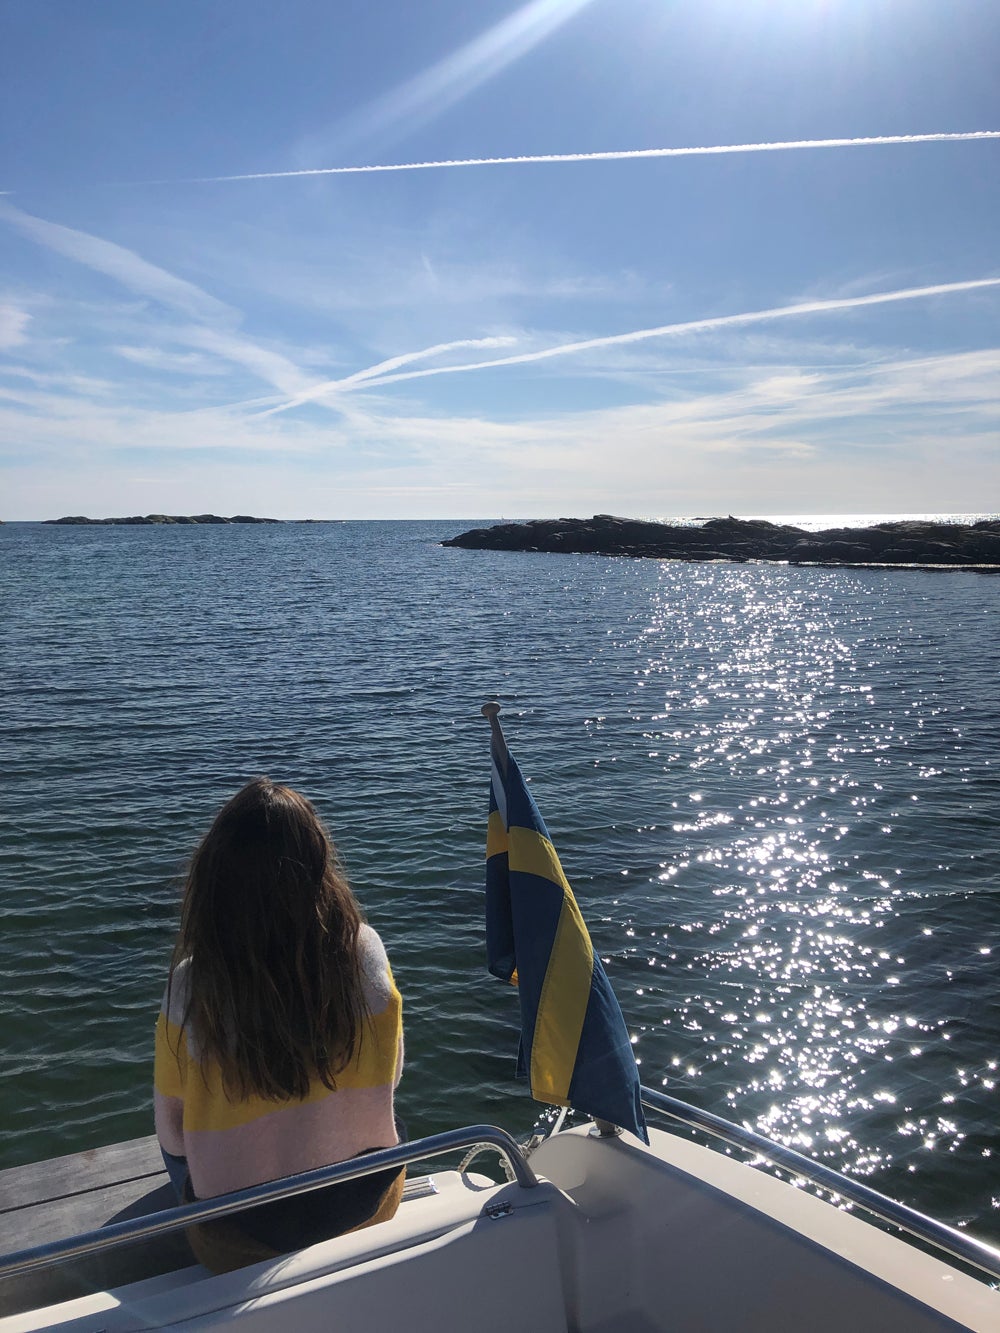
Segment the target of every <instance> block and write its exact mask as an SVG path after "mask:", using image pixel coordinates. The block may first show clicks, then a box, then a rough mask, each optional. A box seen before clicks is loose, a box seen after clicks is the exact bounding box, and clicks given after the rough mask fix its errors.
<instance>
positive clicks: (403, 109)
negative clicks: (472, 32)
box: [304, 0, 591, 152]
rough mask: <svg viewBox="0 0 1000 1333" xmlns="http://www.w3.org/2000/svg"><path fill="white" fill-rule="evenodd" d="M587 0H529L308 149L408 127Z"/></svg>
mask: <svg viewBox="0 0 1000 1333" xmlns="http://www.w3.org/2000/svg"><path fill="white" fill-rule="evenodd" d="M590 3H591V0H530V3H529V4H526V5H522V6H521V8H520V9H517V10H515V11H514V13H513V14H509V15H508V16H507V17H506V18H505V19H501V21H500V22H499V23H496V24H494V26H493V27H492V28H489V29H487V31H486V32H484V33H481V34H480V35H479V36H478V37H476V38H474V39H473V40H472V41H470V42H466V43H465V44H464V45H463V46H460V47H458V48H457V49H456V50H455V51H452V52H451V53H450V54H449V55H447V56H445V57H444V58H443V59H442V60H438V61H436V62H435V63H434V64H433V65H431V66H429V67H428V68H427V69H425V70H423V71H422V72H421V73H420V74H417V75H416V76H415V77H414V78H411V79H408V80H406V82H404V83H402V84H400V85H399V86H398V87H396V88H394V89H393V90H392V91H391V92H388V93H384V94H383V95H382V96H381V97H378V98H376V99H375V100H374V101H371V102H369V103H367V104H366V105H364V106H362V107H360V108H359V109H358V110H357V111H355V112H354V113H353V114H352V115H351V116H350V117H348V118H347V119H346V120H344V121H342V122H341V123H340V124H339V125H337V126H335V127H334V128H333V129H332V130H330V131H329V132H328V133H327V134H326V135H325V136H323V140H322V144H321V145H320V143H318V142H317V139H316V136H313V137H312V139H311V140H310V141H309V142H308V143H307V144H306V145H304V147H305V148H306V149H307V150H311V151H313V152H315V151H324V150H325V151H330V150H331V148H332V149H334V150H335V151H337V150H339V151H343V150H344V149H345V148H347V147H348V146H351V145H354V144H358V143H361V142H364V141H366V140H371V139H372V138H375V137H378V136H383V137H384V136H387V135H390V134H398V132H399V131H400V130H405V131H406V132H409V131H410V130H412V129H413V128H414V127H415V126H418V125H426V124H427V123H428V122H429V121H430V120H432V119H434V118H435V117H436V116H439V115H440V114H441V113H442V112H444V111H446V110H447V109H448V108H449V107H452V106H454V105H455V104H456V102H459V101H461V100H462V99H463V98H465V97H468V95H469V94H470V93H472V92H474V91H475V90H476V89H477V88H479V87H480V86H481V85H482V84H484V83H485V82H486V81H487V80H488V79H491V78H493V77H494V76H495V75H497V74H499V73H500V72H501V71H502V70H504V69H506V68H507V67H508V66H509V65H511V64H513V63H514V61H515V60H518V59H520V57H521V56H523V55H525V54H527V52H528V51H530V50H531V49H532V48H533V47H535V46H537V45H538V43H539V42H541V41H543V40H544V39H545V38H546V37H548V36H549V35H550V34H551V33H553V32H555V31H556V29H557V28H560V27H561V26H562V25H563V24H564V23H566V22H567V20H569V19H571V18H572V17H573V16H574V15H575V14H577V13H579V11H580V10H581V9H584V8H586V6H587V5H588V4H590Z"/></svg>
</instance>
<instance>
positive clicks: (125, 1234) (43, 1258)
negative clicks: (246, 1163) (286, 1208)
mask: <svg viewBox="0 0 1000 1333" xmlns="http://www.w3.org/2000/svg"><path fill="white" fill-rule="evenodd" d="M474 1144H475V1145H485V1144H488V1145H489V1146H490V1147H491V1148H495V1149H496V1150H497V1152H498V1153H499V1154H500V1156H501V1157H502V1158H503V1159H504V1160H505V1161H506V1162H507V1163H508V1164H509V1166H510V1168H511V1170H512V1171H513V1172H514V1179H515V1180H516V1181H517V1183H518V1184H519V1185H521V1186H523V1187H524V1188H525V1189H532V1188H533V1187H534V1186H535V1185H537V1184H538V1177H537V1176H536V1175H535V1173H534V1171H533V1170H532V1169H531V1167H530V1166H529V1165H528V1162H527V1160H526V1159H525V1156H524V1154H523V1153H522V1151H521V1149H520V1147H519V1146H518V1144H517V1142H516V1140H515V1139H513V1138H512V1137H511V1136H510V1135H509V1134H508V1133H507V1131H506V1130H504V1129H498V1128H497V1127H496V1126H495V1125H472V1126H470V1127H469V1128H468V1129H453V1130H448V1131H447V1132H446V1133H444V1134H431V1135H430V1136H429V1137H428V1138H426V1139H415V1140H413V1142H411V1143H400V1144H398V1145H397V1146H396V1147H395V1148H383V1149H381V1150H380V1151H379V1152H372V1153H365V1155H364V1156H363V1157H352V1158H351V1159H350V1161H347V1162H338V1163H337V1164H336V1165H334V1166H323V1167H319V1168H318V1169H317V1170H315V1171H303V1172H302V1173H301V1175H297V1176H288V1177H286V1178H285V1179H283V1180H269V1181H267V1182H266V1183H265V1184H263V1185H254V1186H253V1187H252V1188H250V1189H245V1190H238V1191H236V1192H235V1193H233V1194H221V1195H219V1196H218V1197H217V1198H214V1199H203V1200H200V1201H199V1202H198V1203H192V1204H187V1205H185V1206H184V1207H183V1208H168V1209H165V1210H164V1211H163V1212H160V1213H153V1214H151V1215H150V1216H148V1217H136V1218H132V1219H131V1220H129V1221H127V1222H112V1223H110V1224H109V1225H108V1226H105V1227H101V1228H100V1230H99V1231H88V1232H84V1233H83V1234H82V1235H79V1236H70V1237H68V1238H67V1239H66V1240H57V1241H50V1242H49V1243H48V1244H47V1245H36V1246H34V1247H33V1248H32V1249H28V1250H19V1251H17V1252H16V1253H14V1254H10V1255H7V1257H6V1258H4V1259H2V1260H0V1278H5V1277H14V1276H15V1275H17V1274H21V1273H29V1272H33V1271H34V1270H36V1269H39V1268H48V1267H50V1266H51V1265H52V1264H57V1263H62V1262H64V1261H65V1260H67V1259H80V1258H83V1257H84V1256H85V1255H89V1254H97V1253H99V1252H100V1251H102V1250H109V1249H113V1248H114V1247H115V1246H117V1245H126V1244H130V1243H132V1242H134V1241H138V1240H148V1239H150V1238H151V1237H153V1236H163V1235H166V1234H168V1233H169V1232H172V1231H180V1230H181V1229H182V1228H183V1227H186V1226H189V1225H190V1224H191V1223H192V1222H211V1221H216V1220H217V1219H219V1218H221V1217H231V1216H232V1215H233V1214H234V1213H239V1212H242V1211H243V1210H244V1209H245V1208H249V1207H255V1206H256V1205H257V1204H261V1203H275V1202H276V1201H277V1200H278V1199H291V1198H294V1197H295V1196H296V1195H298V1194H307V1193H308V1192H309V1191H310V1190H314V1189H319V1188H320V1187H321V1186H323V1185H336V1184H339V1183H341V1182H343V1181H345V1180H357V1179H358V1177H359V1176H369V1175H371V1174H372V1173H373V1172H375V1171H385V1170H386V1169H388V1168H390V1167H394V1166H405V1165H406V1164H407V1163H409V1162H422V1161H423V1160H424V1159H425V1158H427V1157H440V1156H441V1155H442V1154H443V1153H447V1152H453V1151H456V1150H457V1149H460V1148H471V1147H472V1146H473V1145H474Z"/></svg>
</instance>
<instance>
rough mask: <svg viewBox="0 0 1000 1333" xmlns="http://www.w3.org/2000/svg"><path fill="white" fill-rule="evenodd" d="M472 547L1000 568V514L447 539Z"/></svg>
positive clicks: (730, 522)
mask: <svg viewBox="0 0 1000 1333" xmlns="http://www.w3.org/2000/svg"><path fill="white" fill-rule="evenodd" d="M442 545H443V546H458V547H464V548H466V549H470V550H490V551H543V552H550V553H553V554H578V555H592V554H593V555H624V556H645V557H649V558H653V559H659V560H694V561H709V560H721V561H736V562H742V561H749V560H764V561H775V562H781V563H786V564H801V565H849V566H850V565H855V566H869V565H890V566H900V565H904V566H918V567H921V568H941V569H945V568H947V569H954V568H978V569H985V570H1000V519H994V518H989V519H981V520H980V521H978V522H976V523H971V524H966V523H942V522H932V521H924V520H920V519H916V520H912V519H899V520H893V521H889V522H885V523H876V524H874V525H873V526H871V527H866V528H827V529H824V530H823V531H821V532H807V531H806V530H805V529H804V528H798V527H793V526H792V525H791V524H783V523H771V522H769V521H768V520H766V519H739V518H733V517H732V515H730V516H729V517H728V518H710V519H706V520H704V521H701V522H699V523H698V524H697V525H696V524H685V525H675V524H669V523H656V522H649V521H647V520H643V519H634V518H619V517H616V516H615V515H613V514H595V515H594V517H593V518H552V519H534V520H531V521H529V522H525V523H498V524H495V525H494V526H493V527H490V528H474V529H472V530H471V531H469V532H463V533H460V534H459V536H457V537H452V538H450V539H449V540H448V541H445V542H443V543H442Z"/></svg>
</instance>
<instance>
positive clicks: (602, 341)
mask: <svg viewBox="0 0 1000 1333" xmlns="http://www.w3.org/2000/svg"><path fill="white" fill-rule="evenodd" d="M986 287H1000V278H975V279H972V280H971V281H969V282H946V283H939V284H938V285H937V286H935V287H905V288H902V289H901V290H900V291H895V292H875V293H873V294H872V295H871V296H849V297H841V298H838V299H833V300H828V301H803V302H801V303H800V304H798V305H785V306H775V307H773V308H771V309H769V310H749V311H745V312H743V313H741V314H738V315H715V316H713V317H712V318H710V319H692V320H687V321H685V322H684V323H682V324H661V325H659V327H657V328H654V329H635V330H633V331H632V332H631V333H614V334H610V335H609V336H608V337H605V338H587V339H585V340H584V341H582V342H572V343H560V344H559V345H558V346H556V347H544V348H542V349H541V350H540V351H536V352H520V353H518V354H516V355H514V356H500V357H494V358H493V360H491V361H467V362H463V363H462V364H460V365H457V366H431V367H428V368H427V369H425V370H407V371H403V372H401V373H400V374H398V375H381V376H378V375H377V372H378V367H375V366H373V367H371V368H370V369H369V370H367V371H358V372H357V373H356V374H354V375H351V376H348V377H347V378H346V379H343V380H333V381H331V382H330V383H328V384H325V385H322V386H318V391H317V390H313V391H310V392H309V394H308V395H307V396H308V398H313V397H321V396H325V395H326V394H328V393H350V392H352V391H353V390H354V389H359V388H364V389H371V388H377V387H381V386H382V385H384V384H398V383H400V381H402V380H418V379H427V378H428V377H429V376H431V375H458V374H462V373H464V372H468V371H472V370H492V369H493V368H494V367H496V366H521V365H527V364H528V363H529V362H532V361H546V360H548V359H549V358H550V357H553V356H569V355H570V354H572V353H573V352H589V351H592V350H593V349H595V348H598V347H620V346H623V345H624V344H626V343H637V342H644V341H645V340H646V339H648V338H666V337H670V336H671V335H675V334H679V333H701V332H705V331H707V330H711V329H724V328H732V327H735V326H737V325H740V324H762V323H763V322H764V321H765V320H770V319H787V318H789V317H790V316H792V315H816V314H823V313H825V312H826V311H830V310H856V309H858V308H859V307H861V306H870V305H890V304H891V303H893V302H896V301H917V300H920V299H921V298H922V297H927V296H950V295H952V294H953V293H955V292H972V291H978V290H980V289H982V288H986ZM417 355H420V353H418V354H417ZM403 359H405V358H399V360H403ZM303 401H306V397H305V396H303V397H296V398H294V399H293V400H292V401H291V402H288V403H283V404H282V405H281V406H280V407H274V408H271V410H270V411H269V412H267V413H266V415H267V416H274V415H276V414H277V413H279V412H287V411H288V410H289V409H290V408H292V407H297V406H299V404H300V402H303Z"/></svg>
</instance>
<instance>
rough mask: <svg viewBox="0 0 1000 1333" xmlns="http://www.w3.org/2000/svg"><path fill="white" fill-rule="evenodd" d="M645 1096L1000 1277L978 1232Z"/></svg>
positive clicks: (670, 1101)
mask: <svg viewBox="0 0 1000 1333" xmlns="http://www.w3.org/2000/svg"><path fill="white" fill-rule="evenodd" d="M640 1095H641V1097H642V1102H643V1105H644V1106H648V1107H649V1108H650V1109H651V1110H654V1111H660V1112H662V1113H663V1114H664V1115H668V1116H671V1117H672V1118H673V1119H674V1120H679V1121H680V1122H681V1123H682V1124H685V1125H690V1126H692V1127H693V1128H696V1129H701V1130H704V1131H705V1133H707V1134H712V1135H714V1136H715V1137H716V1138H720V1139H724V1140H725V1141H726V1142H727V1143H732V1144H734V1145H735V1146H736V1147H739V1148H746V1149H752V1150H753V1151H754V1152H757V1153H760V1154H761V1155H762V1156H763V1157H766V1158H767V1159H768V1160H769V1161H771V1162H773V1163H775V1165H777V1166H782V1167H785V1168H787V1169H788V1170H790V1171H794V1173H795V1174H796V1175H797V1176H803V1177H805V1179H806V1180H808V1181H810V1182H811V1183H812V1184H814V1185H819V1186H822V1188H823V1189H828V1190H832V1191H833V1193H835V1194H837V1195H839V1196H840V1197H841V1198H842V1199H847V1200H848V1201H849V1202H851V1203H854V1204H857V1205H858V1207H859V1208H864V1209H865V1211H866V1212H868V1213H871V1214H872V1215H873V1216H875V1217H877V1218H879V1219H880V1220H881V1221H883V1222H888V1223H890V1224H891V1225H892V1226H896V1227H900V1228H901V1229H902V1230H903V1231H907V1232H909V1234H910V1235H911V1236H916V1237H917V1238H918V1239H920V1240H922V1241H926V1242H927V1243H928V1244H930V1245H934V1246H936V1247H937V1248H938V1249H941V1250H944V1251H945V1252H946V1253H948V1254H950V1255H952V1256H953V1257H954V1258H956V1259H961V1260H962V1261H963V1262H964V1263H967V1264H971V1265H972V1266H973V1267H975V1268H978V1269H981V1270H982V1271H983V1272H984V1273H989V1275H990V1276H991V1277H994V1278H1000V1250H997V1249H995V1248H994V1247H993V1246H992V1245H987V1244H986V1242H985V1241H981V1240H977V1239H976V1238H975V1236H967V1235H965V1233H964V1232H962V1231H958V1230H956V1229H955V1228H954V1227H950V1226H947V1225H946V1224H945V1223H944V1222H938V1221H937V1220H936V1219H935V1218H933V1217H928V1216H927V1215H926V1213H921V1212H918V1211H917V1210H916V1209H915V1208H909V1207H907V1205H906V1204H905V1203H897V1202H896V1200H895V1199H889V1198H887V1197H886V1196H885V1195H884V1194H879V1192H878V1190H873V1189H872V1188H871V1187H870V1186H869V1185H863V1184H862V1183H861V1182H860V1181H858V1180H852V1179H851V1178H850V1177H849V1176H843V1175H841V1174H840V1172H839V1171H834V1170H833V1169H832V1168H831V1167H829V1166H823V1164H822V1163H821V1162H815V1161H813V1160H812V1158H811V1157H805V1156H803V1154H802V1153H798V1152H796V1151H795V1150H794V1148H786V1147H785V1146H784V1145H783V1144H780V1143H774V1142H773V1141H772V1140H771V1139H768V1138H765V1136H764V1135H763V1134H758V1133H757V1132H756V1130H753V1129H747V1128H746V1127H745V1126H743V1125H734V1124H733V1123H732V1122H731V1121H729V1120H724V1119H723V1118H722V1117H721V1116H718V1115H714V1114H713V1113H712V1112H711V1111H702V1110H700V1109H699V1108H698V1107H696V1106H689V1105H688V1104H687V1102H682V1101H680V1100H679V1099H678V1098H676V1097H668V1096H667V1095H666V1093H663V1092H654V1091H653V1089H652V1088H645V1087H644V1088H641V1089H640Z"/></svg>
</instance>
